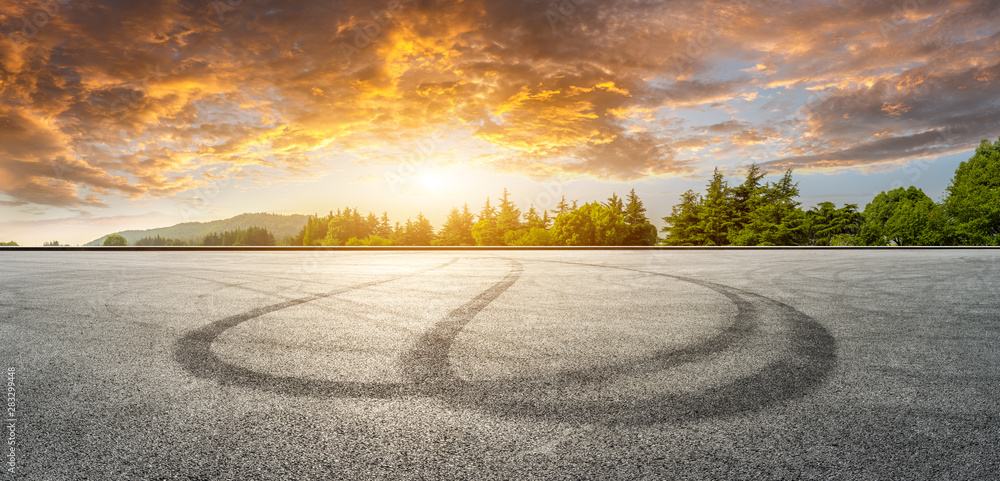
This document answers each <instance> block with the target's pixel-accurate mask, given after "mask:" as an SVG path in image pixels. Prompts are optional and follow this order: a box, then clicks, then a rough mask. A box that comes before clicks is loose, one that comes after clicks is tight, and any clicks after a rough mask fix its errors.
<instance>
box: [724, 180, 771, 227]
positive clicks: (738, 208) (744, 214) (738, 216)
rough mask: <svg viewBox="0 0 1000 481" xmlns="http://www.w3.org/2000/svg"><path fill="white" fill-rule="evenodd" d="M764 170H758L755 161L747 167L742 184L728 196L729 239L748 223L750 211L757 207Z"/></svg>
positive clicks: (760, 196)
mask: <svg viewBox="0 0 1000 481" xmlns="http://www.w3.org/2000/svg"><path fill="white" fill-rule="evenodd" d="M764 175H766V172H764V171H762V170H760V167H758V166H757V164H756V163H754V164H750V167H748V168H747V176H746V179H745V180H744V181H743V183H742V184H740V185H738V186H736V187H734V188H733V189H732V191H731V197H730V216H731V217H730V223H729V230H728V237H729V238H730V241H731V240H732V238H733V237H735V236H736V235H737V234H738V233H739V232H740V231H741V230H743V227H745V226H746V225H747V224H749V223H750V213H751V212H753V211H754V210H756V209H757V207H759V205H760V201H761V198H762V197H763V191H762V189H763V187H762V186H761V183H760V181H761V180H762V179H763V178H764Z"/></svg>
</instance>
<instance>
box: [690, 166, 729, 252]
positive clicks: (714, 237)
mask: <svg viewBox="0 0 1000 481" xmlns="http://www.w3.org/2000/svg"><path fill="white" fill-rule="evenodd" d="M701 201H702V205H701V209H700V213H701V215H700V217H699V219H698V221H699V225H698V230H699V231H700V232H701V233H702V235H703V236H704V237H703V238H704V245H710V246H714V245H719V246H722V245H727V244H729V228H730V225H731V223H732V218H733V215H732V208H731V201H730V190H729V185H728V183H727V182H726V181H725V179H723V176H722V172H720V171H719V168H718V167H716V168H715V172H714V173H713V174H712V180H711V182H709V184H708V190H707V191H706V192H705V196H704V197H702V199H701Z"/></svg>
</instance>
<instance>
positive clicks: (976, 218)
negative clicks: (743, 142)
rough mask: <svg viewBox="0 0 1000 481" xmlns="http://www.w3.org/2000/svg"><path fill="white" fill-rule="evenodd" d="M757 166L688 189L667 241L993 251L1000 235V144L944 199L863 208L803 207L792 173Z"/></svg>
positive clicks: (964, 168)
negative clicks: (737, 177)
mask: <svg viewBox="0 0 1000 481" xmlns="http://www.w3.org/2000/svg"><path fill="white" fill-rule="evenodd" d="M763 176H764V173H763V172H762V171H761V170H760V169H759V168H758V167H757V166H756V165H752V166H750V168H749V169H748V171H747V174H746V177H745V180H744V181H743V183H741V184H739V185H735V186H730V185H729V184H728V183H727V182H726V181H725V180H724V179H723V176H722V174H721V173H720V172H719V171H718V170H716V171H715V175H714V176H713V177H712V180H711V181H710V182H709V183H708V186H707V187H706V190H705V193H704V194H697V193H695V192H694V191H690V190H689V191H687V192H685V193H684V194H683V195H682V196H681V201H680V203H679V204H677V205H675V206H674V208H673V211H672V212H671V214H670V215H669V216H667V217H664V219H663V220H664V221H665V222H666V223H667V227H666V228H664V233H665V234H666V235H665V237H664V239H663V241H662V244H663V245H676V246H685V245H686V246H712V245H738V246H756V245H779V246H796V245H804V246H827V245H839V246H886V245H891V246H995V245H998V241H1000V237H998V233H1000V140H998V141H997V142H993V143H990V142H989V141H985V140H984V141H983V142H982V143H981V144H980V145H979V147H978V148H977V149H976V152H975V154H973V156H972V157H971V158H970V159H969V160H967V161H965V162H962V163H961V164H960V165H959V166H958V168H957V169H956V170H955V175H954V177H952V179H951V183H950V185H949V186H948V187H947V189H946V190H945V195H944V198H943V199H941V201H940V202H934V200H932V199H931V198H930V197H928V196H927V195H926V194H925V193H924V192H923V191H922V190H920V189H918V188H916V187H913V186H911V187H907V188H903V187H900V188H897V189H894V190H890V191H888V192H882V193H880V194H878V195H876V196H875V198H874V199H873V200H872V201H871V202H870V203H868V205H866V206H865V208H864V210H863V211H859V210H858V206H857V205H854V204H846V205H844V206H841V207H840V208H837V206H836V205H835V204H833V203H832V202H821V203H819V204H818V205H817V206H816V207H813V208H811V209H809V210H802V208H801V207H800V204H799V202H798V201H797V200H796V198H797V197H798V195H799V189H798V185H797V184H796V183H794V182H792V173H791V171H788V172H785V175H784V176H782V178H781V179H780V180H779V181H777V182H769V183H766V184H762V183H761V179H762V178H763Z"/></svg>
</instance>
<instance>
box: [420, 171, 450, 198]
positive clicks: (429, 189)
mask: <svg viewBox="0 0 1000 481" xmlns="http://www.w3.org/2000/svg"><path fill="white" fill-rule="evenodd" d="M417 183H418V184H420V188H421V190H423V191H424V192H425V193H428V194H440V193H444V192H443V191H444V190H446V189H447V188H448V187H449V186H451V184H452V183H451V179H450V178H448V176H447V175H446V174H444V173H442V172H433V171H432V172H424V173H422V174H420V175H419V176H418V177H417Z"/></svg>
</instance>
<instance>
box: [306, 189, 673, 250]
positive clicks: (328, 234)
mask: <svg viewBox="0 0 1000 481" xmlns="http://www.w3.org/2000/svg"><path fill="white" fill-rule="evenodd" d="M509 197H510V194H509V193H508V192H507V189H504V192H503V195H502V196H501V197H500V203H499V204H498V205H495V206H494V205H492V204H491V203H490V199H489V198H487V199H486V202H485V204H484V205H483V207H482V209H481V210H480V211H479V213H478V214H474V213H472V212H471V211H470V210H469V206H468V205H467V204H466V205H464V206H462V208H461V209H459V208H457V207H456V208H453V209H452V210H451V212H450V213H449V214H448V218H447V219H446V220H445V223H444V225H443V226H442V227H441V230H440V231H438V232H436V233H435V231H434V227H433V226H432V225H431V223H430V221H428V220H427V218H426V217H424V215H423V214H422V213H420V214H417V218H416V220H412V219H407V220H406V223H405V224H400V223H399V222H396V223H395V224H393V223H391V222H390V220H389V215H388V213H382V215H381V216H377V215H375V214H374V213H368V214H366V215H362V214H361V212H359V211H358V210H357V209H356V208H354V209H352V208H350V207H348V208H345V209H342V210H338V211H337V212H330V213H329V214H328V215H326V216H324V217H320V216H318V215H315V216H310V217H309V219H308V220H307V221H306V225H305V226H304V227H303V228H302V231H300V232H299V234H298V235H297V236H295V237H294V238H293V239H292V243H293V244H294V245H305V246H317V245H323V246H342V245H347V246H373V245H374V246H379V245H403V246H430V245H436V246H550V245H551V246H586V245H594V246H601V245H655V244H656V240H657V236H656V227H655V226H653V224H651V223H650V222H649V219H648V218H647V217H646V208H645V207H644V206H643V203H642V201H641V200H640V199H639V196H637V195H636V194H635V190H632V192H630V193H629V195H628V197H626V199H625V200H623V199H621V198H620V197H618V196H617V194H612V196H611V197H610V198H609V199H608V200H607V202H603V203H602V202H591V203H588V204H584V205H583V206H579V207H578V206H577V203H576V202H573V205H572V206H570V205H569V204H567V203H566V199H565V197H564V198H563V199H562V201H561V202H560V203H559V204H558V205H557V206H556V209H555V210H554V211H552V212H551V213H550V212H549V211H548V210H543V211H541V212H539V211H538V210H537V209H535V207H534V206H530V207H529V209H528V211H527V212H524V213H522V212H521V210H520V209H519V208H518V207H517V206H516V205H515V204H514V203H513V202H511V201H510V198H509Z"/></svg>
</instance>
